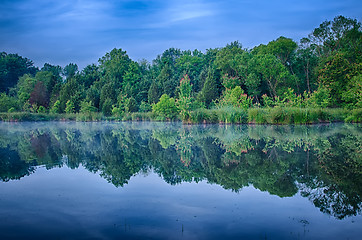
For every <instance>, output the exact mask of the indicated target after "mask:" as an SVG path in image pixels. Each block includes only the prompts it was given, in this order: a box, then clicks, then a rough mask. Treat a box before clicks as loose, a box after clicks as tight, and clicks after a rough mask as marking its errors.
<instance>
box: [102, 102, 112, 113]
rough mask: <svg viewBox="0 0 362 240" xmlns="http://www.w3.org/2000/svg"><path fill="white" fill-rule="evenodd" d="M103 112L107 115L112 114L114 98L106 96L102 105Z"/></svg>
mask: <svg viewBox="0 0 362 240" xmlns="http://www.w3.org/2000/svg"><path fill="white" fill-rule="evenodd" d="M102 112H103V114H104V115H105V116H110V115H111V114H112V100H111V99H110V98H106V100H105V101H104V103H103V105H102Z"/></svg>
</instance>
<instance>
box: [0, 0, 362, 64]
mask: <svg viewBox="0 0 362 240" xmlns="http://www.w3.org/2000/svg"><path fill="white" fill-rule="evenodd" d="M338 15H343V16H345V17H350V18H354V19H357V20H359V21H361V18H362V1H361V0H303V1H301V0H298V1H295V0H275V1H272V0H239V1H237V0H208V1H206V0H193V1H192V0H164V1H163V0H118V1H116V0H0V52H1V51H5V52H7V53H18V54H19V55H21V56H23V57H27V58H29V59H31V60H32V61H33V62H34V64H35V65H36V66H38V67H42V66H43V64H44V63H50V64H53V65H60V66H62V67H64V66H65V65H67V64H69V63H76V64H77V65H78V66H79V68H80V69H82V68H84V67H85V66H86V65H88V64H93V63H97V62H98V59H99V58H101V57H102V56H104V55H105V54H106V53H107V52H110V51H111V50H112V49H113V48H122V49H123V50H125V51H127V54H128V55H129V56H130V58H131V59H132V60H134V61H139V60H142V59H146V60H148V61H150V62H151V61H152V60H153V59H155V58H156V57H157V55H159V54H162V52H163V51H165V50H166V49H168V48H171V47H174V48H179V49H181V50H194V49H198V50H201V51H203V52H205V50H206V49H210V48H217V47H224V46H225V45H226V44H228V43H230V42H233V41H239V42H240V43H241V44H242V46H243V47H244V48H252V47H254V46H257V45H259V44H267V43H268V42H270V41H272V40H275V39H277V38H278V37H280V36H285V37H288V38H292V39H293V40H295V41H296V42H298V41H299V40H300V39H301V38H303V37H307V36H308V34H309V33H310V32H312V30H313V29H314V28H316V27H318V26H319V24H320V23H322V22H323V21H325V20H333V18H334V17H336V16H338Z"/></svg>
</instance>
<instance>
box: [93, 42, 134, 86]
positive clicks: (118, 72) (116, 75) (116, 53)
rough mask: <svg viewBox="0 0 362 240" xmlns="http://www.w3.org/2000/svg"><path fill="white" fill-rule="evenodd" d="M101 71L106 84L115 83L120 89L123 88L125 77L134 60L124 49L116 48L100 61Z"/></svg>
mask: <svg viewBox="0 0 362 240" xmlns="http://www.w3.org/2000/svg"><path fill="white" fill-rule="evenodd" d="M98 62H99V64H100V65H99V68H100V71H101V72H102V74H103V78H104V79H105V81H106V82H111V81H112V82H113V83H114V84H115V85H114V86H115V87H116V88H117V89H118V88H120V87H121V84H122V81H123V76H124V74H125V73H126V71H127V69H128V67H129V64H130V63H131V62H132V60H131V59H130V58H129V57H128V55H127V52H126V51H123V50H122V49H117V48H114V49H113V50H112V51H111V52H109V53H106V55H104V56H103V57H102V58H100V59H99V60H98Z"/></svg>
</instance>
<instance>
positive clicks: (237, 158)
mask: <svg viewBox="0 0 362 240" xmlns="http://www.w3.org/2000/svg"><path fill="white" fill-rule="evenodd" d="M361 136H362V133H361V129H360V128H359V127H358V126H357V125H317V126H245V125H240V126H221V127H220V126H213V125H208V126H181V125H176V126H175V125H167V124H149V125H147V124H138V125H137V124H134V123H129V124H128V123H125V124H94V123H74V124H64V125H61V126H56V127H54V126H53V125H52V124H43V125H40V126H39V128H34V127H32V128H26V127H24V128H23V127H22V125H21V124H20V125H19V126H14V127H12V128H10V130H9V129H8V128H6V127H2V126H0V154H1V155H0V178H1V180H2V181H9V180H12V179H19V178H21V177H22V176H26V175H29V174H31V173H32V172H33V171H34V169H35V166H38V165H42V166H46V167H47V168H53V167H60V166H63V165H66V166H68V167H70V168H77V167H79V166H80V165H82V166H84V167H85V168H86V169H88V170H89V171H91V172H94V173H99V174H100V175H101V176H102V177H103V178H105V179H107V181H109V182H111V183H112V184H114V185H115V186H123V185H124V184H126V183H127V182H128V181H129V179H130V178H131V177H132V176H134V175H135V174H137V173H139V172H147V171H150V170H152V171H154V172H156V173H157V174H159V175H160V176H162V178H163V179H164V180H165V181H166V182H167V183H169V184H178V183H181V182H184V181H187V182H191V181H201V180H207V181H208V182H209V183H216V184H219V185H221V186H222V187H224V188H225V189H231V190H233V191H240V190H241V189H242V188H243V187H245V186H249V185H253V186H254V187H255V188H258V189H260V190H261V191H268V192H269V193H271V194H274V195H278V196H280V197H289V196H293V195H295V194H296V193H297V192H298V191H300V192H301V194H302V196H305V197H307V198H308V199H310V201H312V202H313V203H314V204H315V206H316V207H318V208H320V209H321V211H322V212H325V213H327V214H330V215H333V216H335V217H336V218H339V219H342V218H344V217H346V216H350V215H355V214H357V213H358V212H359V211H360V209H361V207H362V206H361V198H362V153H361V149H362V137H361Z"/></svg>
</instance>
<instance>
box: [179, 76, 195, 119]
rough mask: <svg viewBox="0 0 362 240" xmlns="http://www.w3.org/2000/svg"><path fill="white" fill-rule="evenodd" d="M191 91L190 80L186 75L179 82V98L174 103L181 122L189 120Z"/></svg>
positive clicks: (191, 100)
mask: <svg viewBox="0 0 362 240" xmlns="http://www.w3.org/2000/svg"><path fill="white" fill-rule="evenodd" d="M191 91H192V85H191V83H190V78H189V76H188V75H185V76H184V77H183V78H182V79H181V81H180V86H179V96H178V99H177V102H176V103H177V107H178V109H179V111H180V115H181V118H182V119H183V120H186V119H188V118H189V116H190V111H191V110H192V102H193V99H192V97H191Z"/></svg>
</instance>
